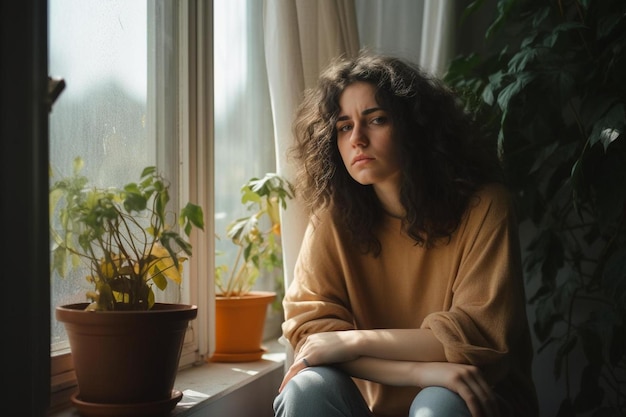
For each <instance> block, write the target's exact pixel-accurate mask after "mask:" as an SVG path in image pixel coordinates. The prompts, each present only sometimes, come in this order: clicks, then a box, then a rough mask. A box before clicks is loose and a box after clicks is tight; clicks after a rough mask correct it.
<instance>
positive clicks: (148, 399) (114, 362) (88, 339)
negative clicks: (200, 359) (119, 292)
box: [56, 303, 198, 416]
mask: <svg viewBox="0 0 626 417" xmlns="http://www.w3.org/2000/svg"><path fill="white" fill-rule="evenodd" d="M86 306H87V304H86V303H80V304H70V305H65V306H60V307H57V308H56V317H57V320H59V321H60V322H62V323H63V324H64V326H65V329H66V331H67V335H68V338H69V343H70V349H71V351H72V359H73V361H74V369H75V372H76V379H77V381H78V390H79V393H78V394H77V395H76V396H75V397H74V398H73V402H74V405H75V406H76V407H77V408H78V410H79V412H81V414H83V415H86V416H91V415H93V416H96V415H98V416H106V415H111V416H113V415H115V416H123V415H129V416H130V415H161V414H167V413H168V412H169V411H171V410H172V409H173V408H174V407H175V406H176V403H177V402H178V401H179V400H180V398H182V394H181V393H180V392H178V391H175V390H174V389H173V388H174V382H175V379H176V374H177V371H178V362H179V360H180V355H181V351H182V346H183V342H184V338H185V332H186V330H187V327H188V324H189V321H190V320H193V319H195V318H196V316H197V313H198V308H197V307H196V306H193V305H184V304H165V303H157V304H155V305H154V307H153V308H152V309H151V310H149V311H107V312H95V311H84V308H85V307H86ZM140 407H147V409H148V410H150V411H149V413H147V414H146V412H145V411H142V410H141V409H140Z"/></svg>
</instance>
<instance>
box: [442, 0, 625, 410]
mask: <svg viewBox="0 0 626 417" xmlns="http://www.w3.org/2000/svg"><path fill="white" fill-rule="evenodd" d="M486 5H487V2H485V3H483V2H472V4H471V5H470V6H468V9H467V10H466V12H467V14H466V17H469V16H471V15H472V13H474V12H475V11H476V10H478V9H479V8H480V6H486ZM483 8H484V7H483ZM489 12H490V13H493V20H489V21H488V24H489V27H488V29H487V30H486V36H485V44H484V47H485V48H484V50H485V53H483V54H478V53H472V54H469V55H465V56H460V57H458V58H457V59H456V60H455V61H454V62H453V63H452V65H451V66H450V68H449V71H448V74H447V76H446V79H447V82H448V83H449V84H450V85H451V86H453V87H454V88H456V89H458V90H459V91H462V92H464V94H465V97H466V98H467V99H468V100H467V103H468V107H469V109H470V110H471V111H472V112H473V114H475V115H476V117H477V118H479V119H480V120H484V121H485V123H484V126H485V129H486V131H490V132H491V133H492V135H493V136H494V137H497V138H498V141H499V146H500V151H501V152H502V155H503V159H504V163H505V170H506V174H507V179H508V183H509V185H510V187H511V188H512V190H513V192H514V195H515V198H516V201H517V202H518V209H519V220H520V222H521V226H522V227H523V231H524V232H525V233H524V235H526V236H528V240H527V241H526V242H525V243H526V245H525V247H524V249H525V250H524V252H523V255H524V267H525V268H524V269H525V274H526V278H527V282H528V285H529V289H530V291H529V293H528V303H529V305H530V307H531V313H532V316H534V320H533V321H534V322H533V329H534V333H535V336H536V339H537V342H538V349H537V353H538V358H537V359H538V360H545V359H548V360H550V362H553V364H554V366H553V373H554V381H550V379H549V378H543V377H540V379H538V380H537V381H538V383H539V382H540V381H541V380H544V379H545V380H546V381H547V382H548V384H547V386H549V388H550V389H552V388H555V387H556V388H555V389H556V391H555V392H557V393H558V394H557V395H553V393H552V391H550V390H548V391H549V392H550V395H547V397H546V402H545V404H546V405H552V404H551V403H552V402H555V401H556V403H554V408H555V413H554V414H556V415H558V416H559V417H573V416H579V415H585V416H588V415H593V416H597V417H599V416H626V411H625V410H626V395H624V393H625V392H626V379H625V378H624V375H626V342H625V341H626V308H624V306H625V301H626V227H625V226H626V187H624V182H625V181H626V135H625V132H626V110H625V109H626V78H625V77H624V74H625V73H626V47H625V46H626V30H625V28H626V3H625V2H624V1H622V0H604V1H558V2H525V1H520V0H498V1H497V2H496V5H495V10H489ZM471 29H472V30H475V27H474V26H471ZM541 371H543V370H541ZM538 391H539V393H540V395H541V394H542V391H546V390H541V389H539V390H538ZM546 392H547V391H546ZM557 406H558V411H556V407H557Z"/></svg>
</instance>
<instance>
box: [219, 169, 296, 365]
mask: <svg viewBox="0 0 626 417" xmlns="http://www.w3.org/2000/svg"><path fill="white" fill-rule="evenodd" d="M293 195H294V192H293V187H292V185H291V184H290V183H289V182H288V181H287V180H286V179H284V178H283V177H281V176H280V175H278V174H275V173H268V174H266V175H265V176H264V177H263V178H256V177H255V178H251V179H250V180H249V181H248V182H247V183H246V184H244V185H243V186H242V188H241V203H242V204H244V205H245V206H246V210H247V211H248V212H249V213H250V214H249V215H248V216H245V217H242V218H238V219H236V220H234V221H232V222H231V223H229V225H228V226H227V229H226V232H227V236H228V237H229V238H230V240H231V241H232V243H233V244H234V245H235V246H236V247H237V254H236V256H235V259H234V261H233V264H232V265H231V266H230V268H229V267H228V266H227V265H224V264H222V265H218V266H217V267H216V268H215V282H216V293H217V298H216V312H215V319H216V348H215V352H214V354H213V355H212V357H211V360H212V361H217V362H246V361H255V360H258V359H260V358H261V356H262V355H263V353H264V352H265V350H264V349H263V347H262V337H263V328H264V323H265V318H266V315H267V307H268V305H269V304H270V303H271V302H272V301H274V300H277V301H278V304H279V303H280V299H282V297H277V291H255V290H253V287H254V284H255V283H256V281H257V279H258V278H259V276H260V275H261V274H262V273H269V274H275V278H276V280H275V282H276V283H277V286H278V287H277V290H278V291H282V285H283V284H282V283H283V280H282V265H283V263H282V247H281V241H280V235H281V230H280V212H279V209H280V207H282V208H283V209H285V208H286V207H287V199H290V198H293Z"/></svg>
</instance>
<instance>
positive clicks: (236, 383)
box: [50, 341, 286, 417]
mask: <svg viewBox="0 0 626 417" xmlns="http://www.w3.org/2000/svg"><path fill="white" fill-rule="evenodd" d="M264 346H265V348H266V349H267V353H265V354H264V355H263V358H262V359H261V360H260V361H255V362H241V363H218V362H205V363H202V364H201V365H198V366H193V367H190V368H185V369H181V370H180V371H179V372H178V375H177V377H176V383H175V384H174V389H176V390H179V391H181V392H182V393H183V398H182V399H181V400H180V401H179V402H178V404H177V405H176V407H175V408H174V410H173V411H172V413H171V414H170V416H172V417H173V416H176V417H191V416H196V415H220V414H219V413H213V411H212V410H224V409H228V410H232V409H234V408H236V407H237V405H236V404H237V403H246V407H247V408H249V409H256V410H259V409H263V408H265V409H267V411H268V415H272V414H273V413H272V414H269V413H271V408H269V409H268V405H271V403H272V401H273V396H274V395H275V393H277V392H278V384H280V379H282V375H283V370H284V363H285V358H286V354H285V347H284V346H282V345H281V344H280V343H279V342H278V341H267V342H265V343H264ZM257 384H258V387H256V385H257ZM251 387H252V392H253V393H256V394H260V395H262V396H263V397H262V398H261V399H258V400H255V399H254V398H251V397H253V396H254V394H252V395H251V396H249V389H250V388H251ZM247 388H248V389H247ZM258 388H262V389H258ZM240 392H241V395H240V396H238V394H239V393H240ZM242 396H245V400H243V399H242V398H241V397H242ZM268 396H271V397H270V398H268ZM255 401H257V402H258V403H259V404H258V406H257V405H255V404H254V402H255ZM242 414H245V412H240V413H239V414H237V415H242ZM251 415H252V414H251ZM78 416H79V414H78V412H77V411H76V409H75V408H73V407H70V408H68V409H64V410H61V411H59V412H56V413H53V414H51V415H50V417H78Z"/></svg>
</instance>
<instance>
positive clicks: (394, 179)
mask: <svg viewBox="0 0 626 417" xmlns="http://www.w3.org/2000/svg"><path fill="white" fill-rule="evenodd" d="M375 93H376V88H375V87H374V86H373V85H372V84H369V83H366V82H355V83H353V84H350V85H349V86H348V87H346V88H345V90H344V91H343V93H342V94H341V96H340V98H339V107H340V111H339V118H338V120H337V125H336V128H337V145H338V147H339V153H340V154H341V158H342V160H343V163H344V164H345V166H346V169H347V170H348V172H349V173H350V176H352V178H354V180H355V181H357V182H358V183H360V184H362V185H373V186H374V188H375V189H376V190H377V192H378V191H381V190H384V189H389V187H391V188H390V189H397V188H398V186H399V184H400V177H401V171H400V152H399V150H398V146H397V144H396V142H395V140H394V138H393V126H392V122H391V118H390V116H389V115H388V114H387V112H386V111H385V110H384V109H382V108H381V107H379V105H378V103H377V102H376V96H375Z"/></svg>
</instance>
